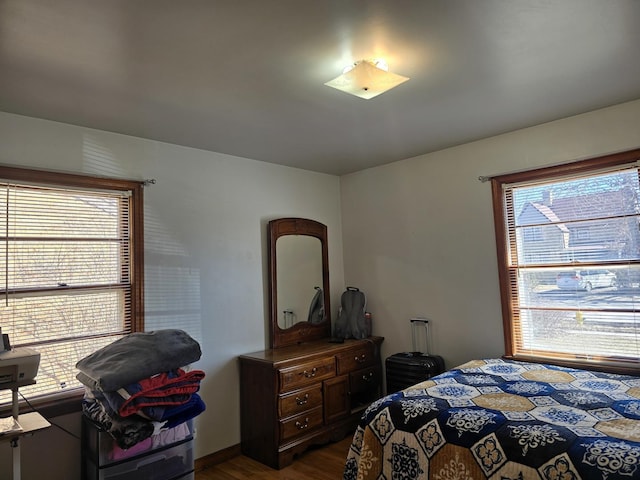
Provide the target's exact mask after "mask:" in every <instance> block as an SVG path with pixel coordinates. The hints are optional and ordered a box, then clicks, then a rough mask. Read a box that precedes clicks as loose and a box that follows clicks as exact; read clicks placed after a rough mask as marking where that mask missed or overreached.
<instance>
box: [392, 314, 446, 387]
mask: <svg viewBox="0 0 640 480" xmlns="http://www.w3.org/2000/svg"><path fill="white" fill-rule="evenodd" d="M420 326H423V327H424V341H423V350H422V351H418V345H417V344H418V341H417V337H418V333H417V332H418V328H419V327H420ZM411 339H412V343H413V351H412V352H401V353H396V354H394V355H391V356H390V357H389V358H387V359H386V360H385V369H386V374H387V394H389V393H393V392H397V391H398V390H403V389H405V388H407V387H410V386H411V385H415V384H416V383H420V382H423V381H425V380H428V379H429V378H431V377H433V376H435V375H438V374H440V373H442V372H444V359H443V358H442V357H441V356H440V355H430V354H429V347H428V344H429V320H428V319H426V318H412V319H411Z"/></svg>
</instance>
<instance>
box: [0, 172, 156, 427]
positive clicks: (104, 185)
mask: <svg viewBox="0 0 640 480" xmlns="http://www.w3.org/2000/svg"><path fill="white" fill-rule="evenodd" d="M0 178H1V179H2V180H7V181H13V182H16V183H19V182H24V183H27V184H35V185H47V186H52V187H62V188H65V187H67V188H82V189H88V190H116V191H127V192H130V197H129V198H130V206H129V218H130V270H131V271H130V283H131V298H130V302H131V310H130V315H131V322H130V331H131V332H142V331H144V216H143V208H144V205H143V186H144V182H141V181H135V180H124V179H115V178H107V177H98V176H90V175H83V174H74V173H64V172H53V171H46V170H38V169H30V168H21V167H12V166H4V165H0ZM83 395H84V390H83V389H81V388H73V389H69V391H68V392H64V393H63V392H58V393H52V394H49V395H43V396H39V397H38V398H37V399H34V400H29V404H30V406H32V407H34V408H37V409H38V410H39V411H40V412H41V413H42V414H43V415H45V416H51V417H53V416H58V415H62V414H68V413H73V412H77V411H80V410H81V402H80V399H81V398H82V396H83ZM25 403H26V402H25V401H24V400H21V401H20V407H21V408H22V407H23V404H25ZM10 410H11V404H8V405H3V406H1V407H0V414H4V413H6V412H7V411H10Z"/></svg>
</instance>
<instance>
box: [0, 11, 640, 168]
mask: <svg viewBox="0 0 640 480" xmlns="http://www.w3.org/2000/svg"><path fill="white" fill-rule="evenodd" d="M639 25H640V1H638V0H606V1H605V0H378V1H376V0H370V1H364V0H360V1H349V0H55V1H51V0H0V110H2V111H6V112H11V113H18V114H23V115H28V116H33V117H40V118H45V119H51V120H57V121H61V122H66V123H71V124H76V125H83V126H88V127H92V128H98V129H102V130H107V131H112V132H118V133H124V134H128V135H134V136H138V137H144V138H149V139H154V140H160V141H164V142H170V143H174V144H178V145H186V146H191V147H196V148H201V149H206V150H212V151H215V152H222V153H227V154H232V155H237V156H241V157H248V158H252V159H256V160H263V161H266V162H273V163H278V164H283V165H290V166H295V167H300V168H303V169H308V170H314V171H319V172H327V173H331V174H344V173H349V172H353V171H357V170H361V169H364V168H367V167H372V166H376V165H381V164H385V163H389V162H393V161H396V160H400V159H404V158H409V157H412V156H416V155H420V154H423V153H428V152H431V151H435V150H439V149H442V148H445V147H448V146H452V145H456V144H460V143H465V142H468V141H472V140H476V139H479V138H484V137H488V136H492V135H496V134H499V133H503V132H507V131H512V130H516V129H519V128H522V127H526V126H530V125H535V124H540V123H544V122H548V121H551V120H555V119H558V118H563V117H567V116H571V115H575V114H579V113H583V112H587V111H590V110H594V109H598V108H601V107H605V106H609V105H613V104H617V103H622V102H625V101H629V100H635V99H638V98H640V61H639V60H640V53H639V52H640V48H639V47H640V27H639ZM379 57H382V58H384V59H385V60H386V61H387V63H388V64H389V68H390V70H391V71H393V72H395V73H398V74H400V75H404V76H408V77H410V78H411V80H409V81H408V82H406V83H404V84H402V85H400V86H399V87H397V88H396V89H394V90H391V91H389V92H386V93H384V94H382V95H380V96H379V97H376V98H374V99H371V100H363V99H360V98H357V97H353V96H350V95H348V94H345V93H343V92H340V91H338V90H334V89H332V88H329V87H327V86H325V85H324V83H325V82H326V81H328V80H331V79H332V78H334V77H336V76H337V75H339V74H340V73H341V70H342V68H343V66H344V65H347V64H349V63H351V62H353V61H355V60H359V59H363V58H379Z"/></svg>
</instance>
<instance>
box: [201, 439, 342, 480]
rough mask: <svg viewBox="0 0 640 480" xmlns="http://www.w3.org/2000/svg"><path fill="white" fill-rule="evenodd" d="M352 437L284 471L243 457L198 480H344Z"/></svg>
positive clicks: (315, 451)
mask: <svg viewBox="0 0 640 480" xmlns="http://www.w3.org/2000/svg"><path fill="white" fill-rule="evenodd" d="M350 444H351V436H347V437H346V438H344V439H343V440H341V441H339V442H336V443H330V444H328V445H324V446H322V447H318V448H313V449H310V450H307V451H306V452H305V453H303V454H302V455H300V456H299V457H297V458H296V459H295V460H294V462H293V463H292V464H291V465H289V466H288V467H285V468H283V469H281V470H274V469H272V468H269V467H267V466H266V465H263V464H261V463H259V462H256V461H255V460H252V459H250V458H248V457H245V456H244V455H240V456H237V457H235V458H232V459H231V460H227V461H226V462H224V463H220V464H218V465H215V466H212V467H208V468H207V469H205V470H202V471H200V472H197V473H196V480H258V479H260V480H341V479H342V473H343V470H344V464H345V460H346V459H347V452H348V451H349V445H350Z"/></svg>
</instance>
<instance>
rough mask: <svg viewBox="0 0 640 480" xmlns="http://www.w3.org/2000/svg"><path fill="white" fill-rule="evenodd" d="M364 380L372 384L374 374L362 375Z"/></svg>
mask: <svg viewBox="0 0 640 480" xmlns="http://www.w3.org/2000/svg"><path fill="white" fill-rule="evenodd" d="M362 380H364V381H365V382H370V381H371V380H373V372H369V374H368V375H362Z"/></svg>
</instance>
